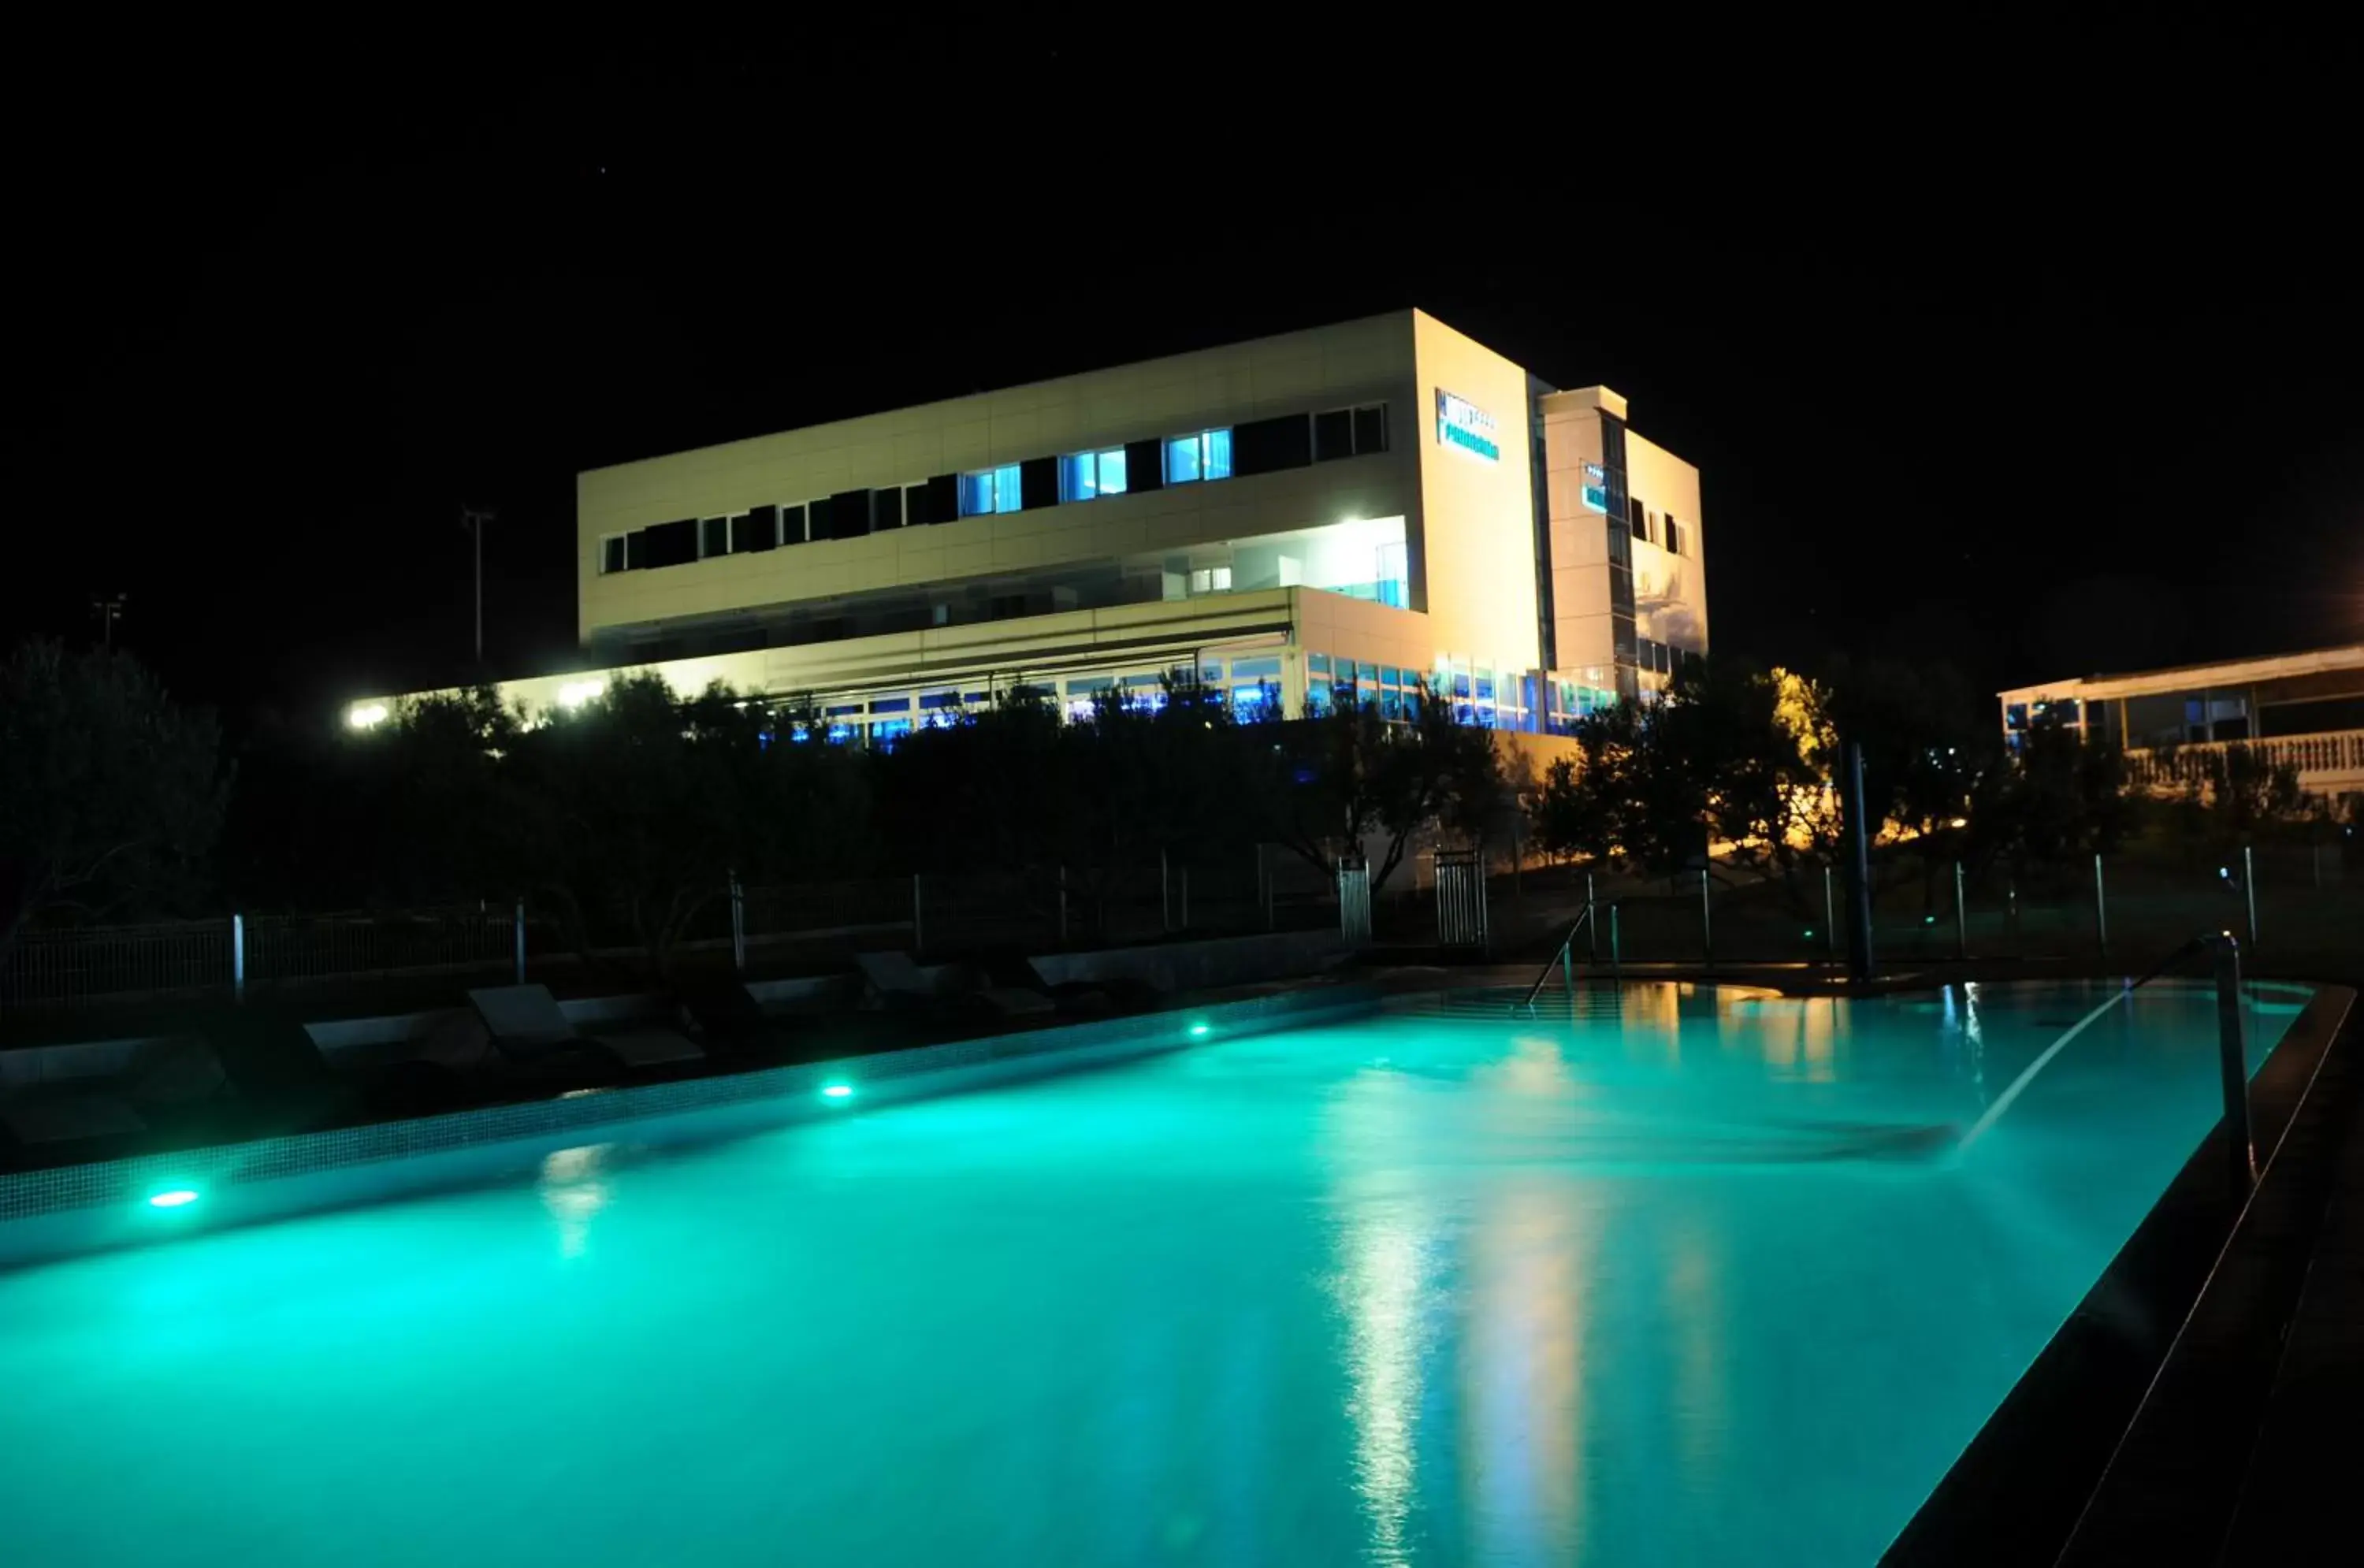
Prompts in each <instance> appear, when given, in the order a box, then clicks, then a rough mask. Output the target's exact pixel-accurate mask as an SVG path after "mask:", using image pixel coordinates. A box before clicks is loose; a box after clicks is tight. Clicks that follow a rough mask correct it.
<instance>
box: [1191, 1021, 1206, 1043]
mask: <svg viewBox="0 0 2364 1568" xmlns="http://www.w3.org/2000/svg"><path fill="white" fill-rule="evenodd" d="M1189 1034H1190V1038H1191V1039H1192V1040H1204V1039H1205V1038H1206V1037H1207V1026H1206V1024H1205V1023H1203V1022H1200V1023H1195V1024H1192V1025H1191V1026H1190V1029H1189Z"/></svg>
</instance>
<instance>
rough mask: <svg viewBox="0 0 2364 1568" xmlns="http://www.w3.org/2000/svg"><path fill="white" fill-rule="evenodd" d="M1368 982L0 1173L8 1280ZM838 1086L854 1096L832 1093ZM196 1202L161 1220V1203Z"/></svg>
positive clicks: (1204, 1031)
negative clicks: (61, 1260) (170, 1198)
mask: <svg viewBox="0 0 2364 1568" xmlns="http://www.w3.org/2000/svg"><path fill="white" fill-rule="evenodd" d="M1378 1005H1379V993H1378V991H1377V988H1376V987H1373V986H1370V985H1367V984H1332V985H1322V986H1312V987H1308V988H1305V989H1301V990H1291V991H1285V992H1279V993H1276V994H1274V995H1265V996H1254V997H1248V998H1245V999H1242V1000H1235V1001H1225V1002H1217V1003H1210V1004H1209V1005H1207V1006H1198V1007H1190V1008H1184V1009H1176V1010H1173V1011H1167V1012H1160V1013H1149V1014H1136V1015H1132V1016H1129V1017H1124V1018H1101V1019H1093V1020H1090V1021H1087V1022H1083V1023H1076V1024H1069V1025H1064V1026H1059V1027H1054V1028H1049V1029H1029V1030H1025V1031H1023V1032H1020V1033H1015V1034H1007V1035H995V1036H990V1037H987V1038H984V1039H977V1040H955V1041H952V1042H950V1043H947V1044H943V1045H931V1046H921V1047H917V1048H914V1049H911V1050H907V1051H883V1052H879V1053H877V1054H875V1055H869V1056H859V1057H853V1058H848V1059H845V1060H842V1061H835V1062H800V1063H797V1064H796V1065H794V1066H787V1067H774V1068H766V1069H763V1070H760V1071H757V1072H752V1073H724V1074H717V1075H715V1076H711V1077H699V1078H687V1079H680V1080H676V1081H674V1082H669V1083H663V1084H637V1085H631V1086H628V1087H621V1088H615V1089H599V1090H585V1091H577V1092H574V1093H572V1094H568V1095H563V1096H561V1097H559V1098H556V1099H551V1100H539V1101H533V1102H530V1103H527V1104H521V1105H507V1106H485V1107H482V1108H477V1109H471V1110H463V1111H454V1112H451V1113H448V1114H445V1115H441V1116H432V1117H421V1118H414V1119H410V1120H403V1121H390V1122H378V1123H373V1124H371V1125H369V1126H365V1127H354V1128H341V1129H335V1130H332V1131H327V1132H316V1133H300V1134H295V1135H291V1136H287V1137H283V1138H269V1139H261V1140H255V1141H252V1142H248V1143H233V1144H222V1145H217V1146H215V1147H212V1148H207V1149H194V1150H187V1151H181V1152H177V1153H168V1154H147V1155H139V1156H137V1157H135V1158H131V1159H125V1160H109V1161H101V1162H94V1163H90V1164H84V1165H69V1166H62V1167H58V1168H54V1169H49V1170H39V1171H28V1172H21V1173H12V1174H7V1175H0V1268H8V1267H13V1266H16V1265H18V1264H22V1263H28V1262H39V1261H42V1260H44V1259H49V1258H54V1257H60V1256H64V1255H67V1254H70V1253H73V1252H80V1251H91V1250H95V1249H98V1248H105V1247H117V1246H132V1245H139V1244H143V1243H146V1242H150V1241H156V1240H168V1239H170V1238H171V1237H173V1236H175V1235H184V1234H188V1233H191V1232H193V1231H196V1230H207V1229H220V1228H222V1227H225V1226H230V1225H240V1224H251V1223H253V1222H256V1221H259V1220H266V1219H276V1218H284V1217H286V1216H288V1215H293V1214H300V1213H304V1212H307V1211H309V1210H313V1209H319V1208H328V1207H340V1206H343V1205H346V1204H353V1203H362V1202H371V1201H376V1200H379V1199H382V1198H389V1197H396V1196H401V1195H406V1194H410V1193H416V1192H422V1191H428V1190H432V1189H434V1188H437V1187H442V1186H449V1185H452V1184H461V1183H467V1182H474V1181H481V1180H484V1179H485V1178H486V1177H487V1176H491V1175H496V1174H497V1173H500V1172H501V1171H503V1170H505V1169H509V1168H514V1167H519V1166H522V1165H526V1164H530V1163H531V1162H536V1161H539V1160H540V1159H541V1157H542V1156H544V1155H545V1154H547V1153H549V1152H550V1151H553V1150H557V1149H563V1148H568V1147H572V1146H574V1145H577V1144H580V1143H583V1142H585V1140H586V1139H588V1138H590V1137H592V1136H593V1135H595V1134H596V1135H598V1136H599V1137H600V1138H601V1139H603V1140H611V1141H613V1140H626V1141H632V1142H640V1143H668V1142H690V1141H701V1140H708V1139H714V1138H725V1137H730V1136H733V1135H736V1134H739V1133H743V1132H746V1131H751V1130H754V1129H760V1128H766V1127H776V1126H784V1125H786V1124H788V1123H791V1122H795V1121H801V1120H808V1119H811V1118H819V1117H826V1116H831V1115H836V1114H841V1113H842V1111H843V1110H845V1109H848V1108H852V1107H853V1106H864V1105H877V1104H892V1103H894V1102H896V1101H899V1100H910V1099H920V1098H925V1097H928V1096H931V1095H948V1094H957V1093H960V1092H963V1091H965V1090H970V1089H977V1088H983V1087H987V1086H989V1085H995V1084H1006V1083H1010V1082H1015V1081H1018V1080H1020V1079H1024V1078H1028V1077H1036V1076H1042V1075H1045V1074H1049V1073H1067V1072H1073V1071H1076V1070H1078V1069H1081V1068H1085V1067H1094V1066H1100V1065H1104V1064H1107V1063H1110V1062H1121V1061H1126V1060H1129V1059H1131V1058H1133V1057H1139V1056H1145V1055H1150V1054H1153V1053H1155V1052H1158V1051H1176V1050H1181V1049H1184V1048H1186V1047H1188V1046H1191V1045H1195V1044H1199V1043H1201V1042H1202V1041H1206V1040H1222V1039H1236V1038H1238V1037H1239V1036H1241V1035H1243V1034H1254V1033H1260V1032H1263V1031H1266V1030H1270V1029H1285V1028H1297V1027H1299V1026H1302V1025H1305V1024H1308V1023H1313V1022H1319V1021H1323V1020H1327V1019H1335V1018H1344V1017H1351V1016H1354V1015H1356V1014H1360V1013H1365V1012H1369V1011H1372V1010H1374V1009H1376V1008H1377V1006H1378ZM832 1085H835V1086H839V1087H842V1088H844V1089H846V1090H848V1091H849V1093H847V1094H846V1095H842V1096H834V1095H824V1090H826V1089H828V1088H830V1087H831V1086H832ZM173 1193H193V1194H195V1197H194V1198H193V1199H189V1200H187V1201H185V1202H184V1203H181V1204H178V1205H173V1206H170V1207H154V1206H152V1205H151V1199H153V1198H154V1197H156V1196H158V1195H163V1194H173Z"/></svg>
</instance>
